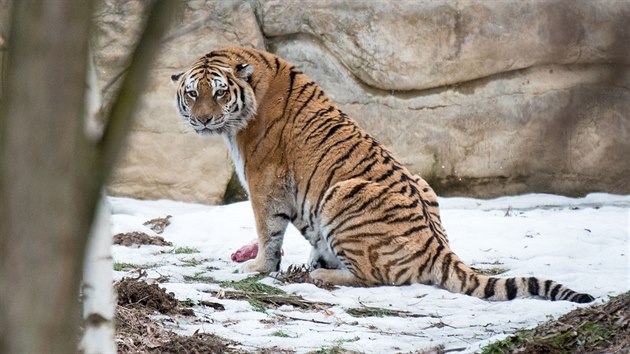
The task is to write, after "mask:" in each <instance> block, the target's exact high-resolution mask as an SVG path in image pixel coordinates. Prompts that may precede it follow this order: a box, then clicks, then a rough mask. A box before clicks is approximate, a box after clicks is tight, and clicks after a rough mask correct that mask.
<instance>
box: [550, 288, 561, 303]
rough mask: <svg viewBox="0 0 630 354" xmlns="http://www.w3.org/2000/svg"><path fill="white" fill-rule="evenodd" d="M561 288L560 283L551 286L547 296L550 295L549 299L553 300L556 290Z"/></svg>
mask: <svg viewBox="0 0 630 354" xmlns="http://www.w3.org/2000/svg"><path fill="white" fill-rule="evenodd" d="M561 288H562V285H560V284H556V286H554V287H553V289H552V290H551V294H549V296H550V297H551V300H553V301H555V300H556V295H557V294H558V291H560V289H561Z"/></svg>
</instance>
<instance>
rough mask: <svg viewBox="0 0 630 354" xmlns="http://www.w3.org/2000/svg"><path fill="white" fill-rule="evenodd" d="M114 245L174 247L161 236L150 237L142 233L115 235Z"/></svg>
mask: <svg viewBox="0 0 630 354" xmlns="http://www.w3.org/2000/svg"><path fill="white" fill-rule="evenodd" d="M114 244H115V245H121V246H132V245H156V246H172V245H173V244H172V243H171V242H168V241H166V240H164V238H162V237H161V236H149V235H147V234H145V233H142V232H127V233H122V234H116V235H114Z"/></svg>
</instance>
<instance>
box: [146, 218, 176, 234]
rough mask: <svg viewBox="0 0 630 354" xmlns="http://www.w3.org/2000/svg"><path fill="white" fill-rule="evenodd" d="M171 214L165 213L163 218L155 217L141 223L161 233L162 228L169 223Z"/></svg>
mask: <svg viewBox="0 0 630 354" xmlns="http://www.w3.org/2000/svg"><path fill="white" fill-rule="evenodd" d="M171 218H172V216H170V215H167V216H165V217H163V218H155V219H151V220H149V221H147V222H145V223H144V224H143V225H146V226H148V227H150V228H151V230H153V231H155V233H157V234H161V233H162V232H164V229H165V228H166V227H167V226H168V225H170V224H171V220H170V219H171Z"/></svg>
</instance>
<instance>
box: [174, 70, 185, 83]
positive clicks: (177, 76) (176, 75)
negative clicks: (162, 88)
mask: <svg viewBox="0 0 630 354" xmlns="http://www.w3.org/2000/svg"><path fill="white" fill-rule="evenodd" d="M182 75H184V72H181V73H179V74H173V75H171V81H173V82H177V81H178V80H179V78H180V77H182Z"/></svg>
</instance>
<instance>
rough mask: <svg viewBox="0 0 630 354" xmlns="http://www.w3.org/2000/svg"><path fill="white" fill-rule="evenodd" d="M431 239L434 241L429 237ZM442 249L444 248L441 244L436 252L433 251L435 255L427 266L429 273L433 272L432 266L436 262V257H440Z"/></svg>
mask: <svg viewBox="0 0 630 354" xmlns="http://www.w3.org/2000/svg"><path fill="white" fill-rule="evenodd" d="M431 239H434V237H431ZM444 248H445V247H444V245H442V244H440V245H439V246H438V248H437V250H436V251H435V254H434V255H433V257H432V258H431V263H430V264H429V272H430V271H431V270H433V266H435V262H436V261H437V259H438V257H440V255H441V254H442V251H443V250H444Z"/></svg>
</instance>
